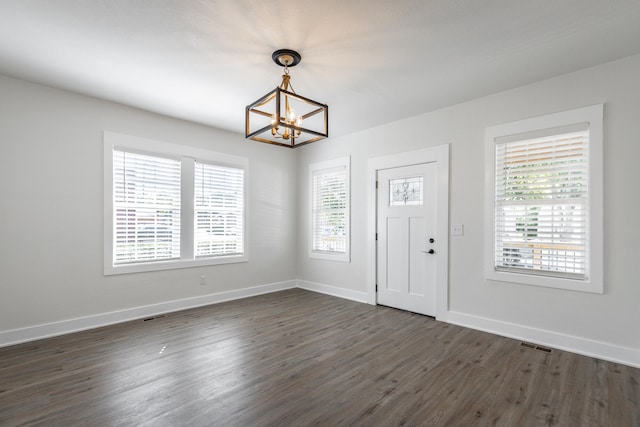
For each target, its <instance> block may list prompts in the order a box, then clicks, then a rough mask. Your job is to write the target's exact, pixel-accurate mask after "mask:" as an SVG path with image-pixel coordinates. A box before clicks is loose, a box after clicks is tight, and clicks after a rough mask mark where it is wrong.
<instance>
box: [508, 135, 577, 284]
mask: <svg viewBox="0 0 640 427" xmlns="http://www.w3.org/2000/svg"><path fill="white" fill-rule="evenodd" d="M584 127H585V128H586V124H585V126H584ZM588 147H589V132H588V129H587V130H584V131H574V132H569V133H563V134H559V135H550V136H546V137H541V138H534V139H527V140H520V141H512V142H507V143H498V144H496V188H495V207H496V212H495V215H496V218H495V234H496V244H495V267H496V269H497V270H499V271H515V272H520V273H522V272H525V273H531V274H541V275H548V276H555V277H564V278H575V279H585V278H586V277H587V274H588V271H587V255H588V247H589V245H588V243H589V239H588V234H587V230H588V227H587V225H588V220H589V219H588V209H587V206H588V205H587V202H588V191H589V187H588V181H589V180H588V176H589V171H588V164H589V162H588Z"/></svg>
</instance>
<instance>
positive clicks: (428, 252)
mask: <svg viewBox="0 0 640 427" xmlns="http://www.w3.org/2000/svg"><path fill="white" fill-rule="evenodd" d="M422 252H424V253H425V254H431V255H433V254H435V253H436V251H434V250H433V249H429V250H428V251H422Z"/></svg>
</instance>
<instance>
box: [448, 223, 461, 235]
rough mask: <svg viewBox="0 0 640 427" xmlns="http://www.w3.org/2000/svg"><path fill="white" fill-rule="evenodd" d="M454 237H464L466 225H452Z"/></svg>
mask: <svg viewBox="0 0 640 427" xmlns="http://www.w3.org/2000/svg"><path fill="white" fill-rule="evenodd" d="M451 235H452V236H464V224H452V225H451Z"/></svg>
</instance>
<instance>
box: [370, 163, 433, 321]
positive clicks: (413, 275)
mask: <svg viewBox="0 0 640 427" xmlns="http://www.w3.org/2000/svg"><path fill="white" fill-rule="evenodd" d="M436 178H437V163H436V162H431V163H422V164H419V165H411V166H402V167H396V168H391V169H383V170H378V176H377V181H378V183H377V186H378V188H377V302H378V304H381V305H387V306H390V307H395V308H399V309H403V310H408V311H412V312H415V313H420V314H426V315H429V316H435V313H436V266H437V263H436V257H437V256H438V250H437V248H438V237H437V236H436V213H437V206H436V190H437V187H436V185H437V179H436Z"/></svg>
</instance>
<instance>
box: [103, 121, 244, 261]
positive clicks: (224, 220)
mask: <svg viewBox="0 0 640 427" xmlns="http://www.w3.org/2000/svg"><path fill="white" fill-rule="evenodd" d="M104 155H105V167H104V174H105V179H104V183H105V184H104V185H105V197H104V198H105V203H104V205H105V232H104V238H105V265H104V271H105V274H119V273H131V272H140V271H152V270H165V269H172V268H183V267H192V266H200V265H211V264H223V263H230V262H242V261H246V260H247V259H248V257H247V253H246V245H245V237H246V234H245V194H246V191H245V178H246V177H245V175H246V169H247V161H246V159H243V158H240V157H236V156H230V155H225V154H221V153H214V152H209V151H206V150H198V149H195V148H190V147H186V146H179V145H173V144H167V143H161V142H157V141H149V140H145V139H141V138H135V137H131V136H126V135H120V134H115V133H111V132H105V134H104Z"/></svg>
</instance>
